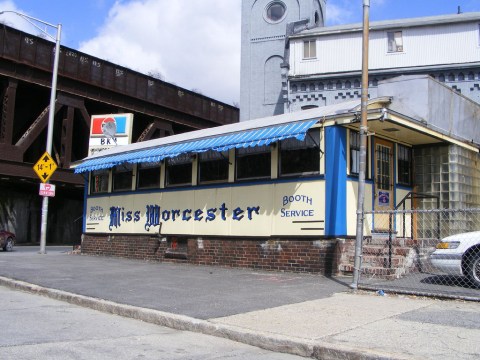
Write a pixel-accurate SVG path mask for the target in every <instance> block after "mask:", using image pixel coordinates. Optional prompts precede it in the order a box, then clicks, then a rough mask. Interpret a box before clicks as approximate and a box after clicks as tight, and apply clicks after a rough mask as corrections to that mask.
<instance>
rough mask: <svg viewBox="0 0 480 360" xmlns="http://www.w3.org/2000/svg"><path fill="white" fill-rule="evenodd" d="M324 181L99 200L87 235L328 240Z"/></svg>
mask: <svg viewBox="0 0 480 360" xmlns="http://www.w3.org/2000/svg"><path fill="white" fill-rule="evenodd" d="M323 189H324V182H323V181H320V182H308V183H292V184H268V185H259V186H255V187H253V186H246V187H242V186H236V187H221V188H212V189H199V190H197V189H195V190H193V189H192V190H190V191H178V192H177V191H167V192H156V193H150V194H148V193H141V194H129V195H124V196H106V197H97V196H96V197H93V198H89V199H88V200H87V207H86V214H85V216H86V229H85V230H86V232H87V233H88V232H95V233H108V234H115V233H135V234H142V233H143V234H148V233H150V234H151V233H153V234H158V233H160V234H163V235H217V236H221V235H235V236H272V235H323V234H324V221H325V202H324V200H325V199H324V196H323V194H324V191H323Z"/></svg>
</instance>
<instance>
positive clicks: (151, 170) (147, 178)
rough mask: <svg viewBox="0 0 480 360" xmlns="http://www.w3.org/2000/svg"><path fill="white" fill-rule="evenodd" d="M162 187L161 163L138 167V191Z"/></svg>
mask: <svg viewBox="0 0 480 360" xmlns="http://www.w3.org/2000/svg"><path fill="white" fill-rule="evenodd" d="M158 187H160V163H159V162H151V163H142V164H138V166H137V189H151V188H158Z"/></svg>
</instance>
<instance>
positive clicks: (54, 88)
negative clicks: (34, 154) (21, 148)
mask: <svg viewBox="0 0 480 360" xmlns="http://www.w3.org/2000/svg"><path fill="white" fill-rule="evenodd" d="M5 13H13V14H16V15H18V16H20V17H22V18H24V19H25V20H26V21H28V22H29V23H30V24H31V25H33V26H34V27H35V28H37V29H38V30H40V31H41V32H42V33H43V34H45V35H47V36H48V37H49V38H51V39H52V40H55V59H54V61H53V73H52V89H51V92H50V108H49V111H48V125H47V145H46V151H47V152H48V154H51V153H52V143H53V120H54V115H55V98H56V92H57V77H58V59H59V57H60V35H61V33H62V24H58V25H53V24H50V23H48V22H46V21H43V20H40V19H37V18H34V17H32V16H28V15H25V14H22V13H19V12H16V11H13V10H6V11H0V15H2V14H5ZM34 22H37V23H41V24H44V25H46V26H50V27H52V28H55V29H57V35H56V37H53V36H52V35H50V34H49V33H48V32H47V31H46V30H43V29H42V28H41V27H40V26H38V25H37V24H35V23H34ZM47 222H48V196H44V197H43V201H42V220H41V230H40V251H39V254H46V251H45V244H46V238H47Z"/></svg>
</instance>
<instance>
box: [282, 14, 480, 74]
mask: <svg viewBox="0 0 480 360" xmlns="http://www.w3.org/2000/svg"><path fill="white" fill-rule="evenodd" d="M392 30H402V32H403V47H404V50H403V52H398V53H388V52H387V30H372V31H371V32H370V48H369V67H370V69H389V68H402V67H418V66H428V65H439V64H455V63H468V62H478V61H479V60H480V36H479V23H478V22H471V23H455V24H444V25H437V26H428V27H415V28H414V27H411V28H406V29H402V28H398V29H392ZM361 38H362V34H361V33H360V32H358V33H343V34H329V35H322V36H317V58H316V59H313V60H303V58H302V56H303V41H304V40H305V39H303V38H302V39H293V40H291V45H290V46H291V49H292V51H291V53H290V73H289V75H290V76H301V75H312V74H328V73H338V72H348V71H359V70H360V69H361V61H362V41H361Z"/></svg>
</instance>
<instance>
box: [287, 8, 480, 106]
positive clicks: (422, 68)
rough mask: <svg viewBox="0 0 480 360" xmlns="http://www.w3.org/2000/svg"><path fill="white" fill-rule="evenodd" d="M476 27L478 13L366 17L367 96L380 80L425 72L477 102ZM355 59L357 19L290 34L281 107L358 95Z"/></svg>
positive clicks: (479, 44)
mask: <svg viewBox="0 0 480 360" xmlns="http://www.w3.org/2000/svg"><path fill="white" fill-rule="evenodd" d="M479 32H480V13H466V14H455V15H447V16H435V17H424V18H418V19H402V20H395V21H379V22H372V23H371V24H370V41H369V83H370V90H369V93H370V97H376V96H377V93H376V88H377V85H378V81H380V80H385V79H389V78H392V77H395V76H398V75H409V74H427V75H431V76H432V77H434V78H435V79H437V80H439V81H440V82H444V83H445V84H446V85H449V86H450V87H452V88H453V89H455V90H457V91H458V92H459V93H461V94H463V95H465V96H467V97H469V98H470V99H472V100H474V101H476V102H480V33H479ZM312 49H313V50H312ZM361 61H362V24H352V25H343V26H333V27H322V28H315V29H311V30H304V31H302V32H300V33H298V34H294V35H292V36H290V38H289V63H288V65H289V71H288V75H285V78H284V81H285V82H286V83H287V84H288V86H287V91H286V92H285V94H284V102H285V111H286V112H289V111H297V110H301V109H306V108H311V107H315V106H324V105H329V104H333V103H338V102H341V101H345V100H347V99H353V98H359V97H360V83H361Z"/></svg>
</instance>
